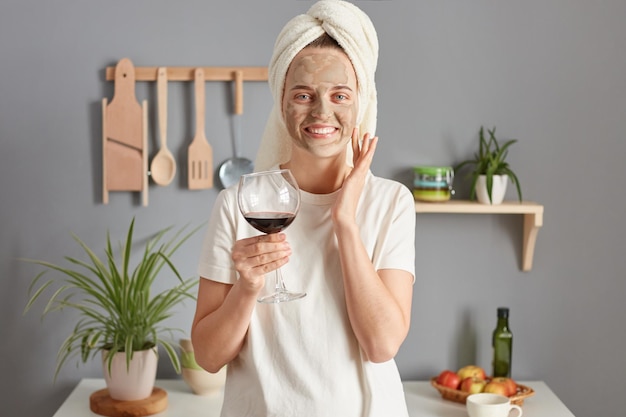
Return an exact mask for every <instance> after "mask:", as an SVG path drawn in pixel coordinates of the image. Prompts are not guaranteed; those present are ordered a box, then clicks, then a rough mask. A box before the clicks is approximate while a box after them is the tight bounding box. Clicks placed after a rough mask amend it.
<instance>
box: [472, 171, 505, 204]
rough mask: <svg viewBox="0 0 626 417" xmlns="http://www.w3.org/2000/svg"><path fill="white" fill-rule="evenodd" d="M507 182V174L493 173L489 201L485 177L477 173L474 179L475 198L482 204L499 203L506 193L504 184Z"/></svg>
mask: <svg viewBox="0 0 626 417" xmlns="http://www.w3.org/2000/svg"><path fill="white" fill-rule="evenodd" d="M508 182H509V177H508V175H494V176H493V184H492V188H491V201H489V194H488V193H487V179H486V177H485V176H484V175H479V176H478V180H477V181H476V198H478V202H479V203H482V204H490V205H491V204H493V205H495V204H501V203H502V200H504V194H505V193H506V186H507V184H508Z"/></svg>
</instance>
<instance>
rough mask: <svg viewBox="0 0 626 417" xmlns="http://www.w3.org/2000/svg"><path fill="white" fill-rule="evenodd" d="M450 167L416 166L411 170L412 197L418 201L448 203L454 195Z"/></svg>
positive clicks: (452, 173)
mask: <svg viewBox="0 0 626 417" xmlns="http://www.w3.org/2000/svg"><path fill="white" fill-rule="evenodd" d="M453 181H454V170H453V169H452V167H438V166H417V167H415V168H413V197H414V198H415V199H416V200H420V201H430V202H439V201H448V200H450V196H451V195H452V194H454V190H453V189H452V183H453Z"/></svg>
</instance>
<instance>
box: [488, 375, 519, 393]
mask: <svg viewBox="0 0 626 417" xmlns="http://www.w3.org/2000/svg"><path fill="white" fill-rule="evenodd" d="M491 381H492V382H497V383H500V384H503V385H504V386H505V387H506V392H507V393H506V394H504V395H506V396H507V397H510V396H511V395H515V394H516V393H517V383H516V382H515V381H514V380H513V379H512V378H506V377H502V376H499V377H495V378H493V379H492V380H491Z"/></svg>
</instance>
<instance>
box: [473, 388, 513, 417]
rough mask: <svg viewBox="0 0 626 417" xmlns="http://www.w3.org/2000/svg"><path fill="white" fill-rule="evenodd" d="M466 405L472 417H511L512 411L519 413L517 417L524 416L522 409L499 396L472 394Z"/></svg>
mask: <svg viewBox="0 0 626 417" xmlns="http://www.w3.org/2000/svg"><path fill="white" fill-rule="evenodd" d="M465 405H466V408H467V414H469V416H470V417H509V413H510V412H511V410H516V411H517V417H521V415H522V409H521V407H519V406H517V405H515V404H511V400H509V398H508V397H505V396H504V395H499V394H491V393H480V394H472V395H470V396H468V397H467V401H466V404H465Z"/></svg>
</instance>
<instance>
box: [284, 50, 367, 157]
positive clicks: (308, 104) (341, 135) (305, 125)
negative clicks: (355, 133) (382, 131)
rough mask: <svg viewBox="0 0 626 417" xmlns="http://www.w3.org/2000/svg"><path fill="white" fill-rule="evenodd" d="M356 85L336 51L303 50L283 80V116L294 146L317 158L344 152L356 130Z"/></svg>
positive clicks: (349, 67)
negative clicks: (353, 131)
mask: <svg viewBox="0 0 626 417" xmlns="http://www.w3.org/2000/svg"><path fill="white" fill-rule="evenodd" d="M357 98H358V96H357V81H356V74H355V72H354V68H353V67H352V63H351V62H350V59H349V58H348V57H347V56H346V54H345V53H343V52H342V51H340V50H338V49H335V48H316V47H310V48H305V49H303V50H302V51H300V52H299V53H298V55H296V57H295V58H294V60H293V61H292V62H291V65H290V66H289V70H288V71H287V75H286V78H285V89H284V92H283V102H282V112H283V118H284V120H285V124H286V125H287V130H288V131H289V135H290V136H291V138H292V140H293V141H294V144H295V145H296V146H298V147H299V148H302V149H305V150H307V151H309V152H311V153H312V154H314V155H316V156H319V157H331V156H336V155H338V154H340V153H342V152H345V150H346V144H347V143H348V142H349V141H350V140H351V139H350V138H351V135H352V130H353V128H354V127H355V126H356V118H357V113H358V99H357Z"/></svg>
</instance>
